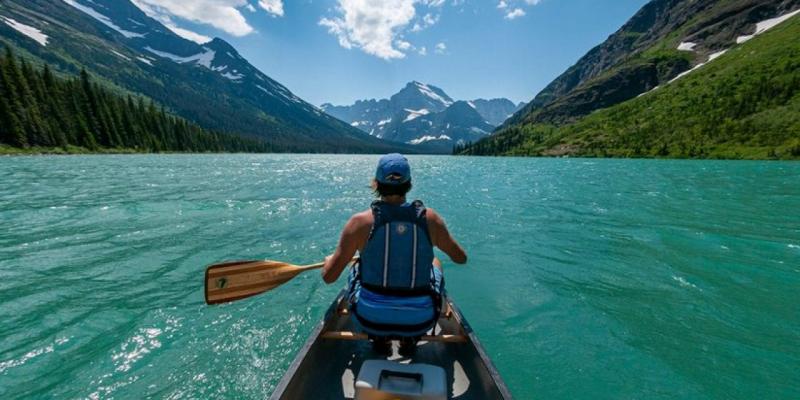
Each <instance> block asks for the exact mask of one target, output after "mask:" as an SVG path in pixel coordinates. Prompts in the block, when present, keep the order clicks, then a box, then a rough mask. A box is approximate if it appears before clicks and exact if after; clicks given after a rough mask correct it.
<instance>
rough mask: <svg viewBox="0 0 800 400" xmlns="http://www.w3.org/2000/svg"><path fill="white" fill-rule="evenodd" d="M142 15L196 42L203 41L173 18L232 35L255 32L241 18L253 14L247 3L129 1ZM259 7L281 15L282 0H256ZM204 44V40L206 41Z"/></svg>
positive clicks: (246, 0)
mask: <svg viewBox="0 0 800 400" xmlns="http://www.w3.org/2000/svg"><path fill="white" fill-rule="evenodd" d="M132 1H133V3H134V4H135V5H136V6H137V7H139V8H140V9H141V10H142V11H144V13H145V14H147V15H148V16H150V17H152V18H155V19H156V20H158V21H159V22H161V23H163V24H164V25H165V26H167V28H169V29H170V30H172V31H173V32H175V33H176V34H178V35H180V36H183V37H185V38H187V39H189V40H194V41H196V42H198V41H201V40H204V39H206V38H207V37H206V36H203V35H200V34H198V33H196V32H192V31H190V30H187V29H183V28H180V27H178V26H177V25H176V24H175V22H174V21H173V18H174V17H177V18H182V19H185V20H187V21H192V22H195V23H198V24H205V25H211V26H213V27H214V28H217V29H220V30H222V31H224V32H226V33H229V34H231V35H233V36H245V35H249V34H251V33H253V32H255V29H254V28H253V27H252V26H251V25H250V24H249V23H248V22H247V19H246V18H245V17H244V15H242V12H241V11H240V10H241V9H246V10H248V11H250V12H255V11H256V8H255V7H253V5H252V4H250V3H249V0H191V1H186V0H132ZM258 5H259V6H260V7H261V8H262V9H264V10H265V11H266V12H268V13H270V14H272V15H274V16H283V14H284V11H283V0H259V1H258ZM206 41H207V40H206Z"/></svg>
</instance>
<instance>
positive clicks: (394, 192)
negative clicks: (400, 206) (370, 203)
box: [372, 181, 412, 197]
mask: <svg viewBox="0 0 800 400" xmlns="http://www.w3.org/2000/svg"><path fill="white" fill-rule="evenodd" d="M411 187H412V185H411V181H408V182H406V183H401V184H399V185H387V184H385V183H380V182H378V181H373V184H372V192H373V193H375V197H381V196H405V195H406V193H408V192H410V191H411Z"/></svg>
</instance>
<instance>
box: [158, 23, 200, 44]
mask: <svg viewBox="0 0 800 400" xmlns="http://www.w3.org/2000/svg"><path fill="white" fill-rule="evenodd" d="M164 26H166V27H167V28H169V30H171V31H172V32H175V34H176V35H178V36H180V37H182V38H184V39H188V40H191V41H193V42H195V43H199V44H203V43H208V42H210V41H211V38H210V37H208V36H206V35H201V34H199V33H197V32H193V31H190V30H188V29H183V28H181V27H178V26H175V25H173V24H164Z"/></svg>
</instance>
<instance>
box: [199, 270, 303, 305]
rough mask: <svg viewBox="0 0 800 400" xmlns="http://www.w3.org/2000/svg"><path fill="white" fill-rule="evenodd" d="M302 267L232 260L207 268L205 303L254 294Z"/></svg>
mask: <svg viewBox="0 0 800 400" xmlns="http://www.w3.org/2000/svg"><path fill="white" fill-rule="evenodd" d="M303 270H304V269H303V268H300V267H297V266H295V265H292V264H287V263H284V262H280V261H269V260H266V261H234V262H227V263H222V264H214V265H211V266H209V267H208V268H207V269H206V282H205V286H206V288H205V292H206V304H220V303H227V302H229V301H234V300H239V299H243V298H245V297H250V296H255V295H257V294H259V293H264V292H266V291H268V290H271V289H273V288H276V287H278V286H280V285H282V284H284V283H286V282H287V281H289V280H290V279H292V278H294V277H295V276H297V274H299V273H300V272H303Z"/></svg>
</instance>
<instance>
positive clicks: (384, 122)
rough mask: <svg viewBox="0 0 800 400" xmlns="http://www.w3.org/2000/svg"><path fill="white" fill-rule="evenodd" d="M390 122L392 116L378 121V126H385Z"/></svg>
mask: <svg viewBox="0 0 800 400" xmlns="http://www.w3.org/2000/svg"><path fill="white" fill-rule="evenodd" d="M390 122H392V119H391V118H387V119H382V120H380V121H378V126H384V125H386V124H388V123H390Z"/></svg>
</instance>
